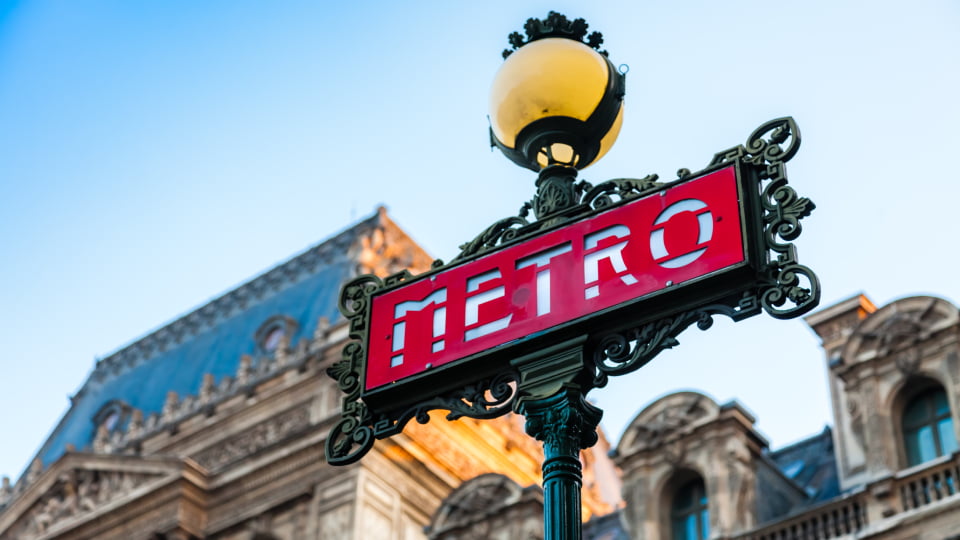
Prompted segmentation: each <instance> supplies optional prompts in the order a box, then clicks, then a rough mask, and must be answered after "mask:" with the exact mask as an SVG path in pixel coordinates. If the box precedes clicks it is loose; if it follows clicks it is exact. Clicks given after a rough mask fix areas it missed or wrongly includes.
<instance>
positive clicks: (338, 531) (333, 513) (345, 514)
mask: <svg viewBox="0 0 960 540" xmlns="http://www.w3.org/2000/svg"><path fill="white" fill-rule="evenodd" d="M352 518H353V508H352V507H351V506H350V505H348V504H345V505H343V506H338V507H336V508H334V509H333V510H330V511H328V512H325V513H324V514H323V515H322V516H320V531H319V532H320V534H319V535H318V536H317V538H324V539H329V540H347V539H348V538H352V537H353V535H351V534H350V532H351V531H350V523H351V521H353V519H352Z"/></svg>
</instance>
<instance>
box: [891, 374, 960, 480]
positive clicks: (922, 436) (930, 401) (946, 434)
mask: <svg viewBox="0 0 960 540" xmlns="http://www.w3.org/2000/svg"><path fill="white" fill-rule="evenodd" d="M903 442H904V447H905V448H906V452H907V466H913V465H917V464H920V463H923V462H926V461H930V460H931V459H934V458H936V457H938V456H942V455H946V454H949V453H951V452H953V451H955V450H957V437H956V435H955V434H954V431H953V417H952V416H951V414H950V403H949V402H948V400H947V393H946V392H945V391H944V390H943V388H942V387H940V386H935V387H931V388H929V389H927V390H926V391H924V392H922V393H920V394H918V395H916V396H914V397H913V398H912V399H911V400H910V401H909V402H907V404H906V406H905V407H904V408H903Z"/></svg>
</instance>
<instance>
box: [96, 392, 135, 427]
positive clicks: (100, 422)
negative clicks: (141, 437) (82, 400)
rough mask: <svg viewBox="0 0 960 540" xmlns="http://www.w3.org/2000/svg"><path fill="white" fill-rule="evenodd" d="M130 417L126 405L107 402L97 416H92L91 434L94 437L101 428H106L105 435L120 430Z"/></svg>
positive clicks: (114, 401) (115, 401) (116, 401)
mask: <svg viewBox="0 0 960 540" xmlns="http://www.w3.org/2000/svg"><path fill="white" fill-rule="evenodd" d="M129 417H130V406H129V405H127V404H126V403H124V402H122V401H119V400H113V401H109V402H107V403H106V404H105V405H104V406H103V407H100V410H99V411H97V414H95V415H93V426H94V428H93V433H94V436H96V433H97V431H99V430H100V428H101V427H103V428H106V431H107V433H113V432H114V431H117V430H119V429H120V428H122V427H123V426H124V425H125V424H126V422H127V420H129Z"/></svg>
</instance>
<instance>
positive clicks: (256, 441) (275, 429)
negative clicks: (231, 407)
mask: <svg viewBox="0 0 960 540" xmlns="http://www.w3.org/2000/svg"><path fill="white" fill-rule="evenodd" d="M309 425H310V411H309V408H308V406H307V405H301V406H299V407H296V408H294V409H290V410H288V411H286V412H284V413H281V414H279V415H277V416H275V417H273V418H271V419H269V420H267V421H265V422H261V423H259V424H256V425H255V426H253V427H251V428H250V429H248V430H247V431H245V432H244V433H241V434H240V435H238V436H236V437H233V438H231V439H228V440H226V441H224V442H222V443H218V444H217V445H216V446H214V447H212V448H208V449H207V450H204V451H202V452H200V453H199V454H197V455H196V456H195V457H194V459H196V461H197V463H199V464H201V465H203V466H204V467H206V468H207V469H209V470H217V469H219V468H221V467H223V466H224V465H227V464H229V463H232V462H234V461H237V460H239V459H242V458H244V457H247V456H249V455H251V454H253V453H255V452H258V451H260V450H262V449H264V448H266V447H268V446H270V445H272V444H274V443H277V442H279V441H281V440H283V439H285V438H287V437H289V436H290V435H293V434H294V433H296V432H298V431H300V430H302V429H304V428H306V427H307V426H309Z"/></svg>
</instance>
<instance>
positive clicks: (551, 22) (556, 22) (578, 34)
mask: <svg viewBox="0 0 960 540" xmlns="http://www.w3.org/2000/svg"><path fill="white" fill-rule="evenodd" d="M589 26H590V25H589V24H587V21H585V20H584V19H582V18H580V19H573V20H572V21H571V20H570V19H567V17H566V15H564V14H562V13H557V12H556V11H551V12H550V13H548V14H547V18H545V19H542V20H541V19H537V18H534V17H531V18H529V19H527V22H526V24H524V25H523V30H524V32H526V34H527V39H526V41H524V39H523V36H521V35H520V32H512V33H511V34H510V35H509V36H507V39H508V40H509V41H510V45H511V46H512V47H513V49H504V50H503V58H504V59H506V58H507V57H508V56H510V55H511V54H513V51H515V50H517V49H519V48H520V47H523V46H524V45H526V44H527V43H530V42H533V41H536V40H538V39H544V38H550V37H559V38H566V39H572V40H574V41H580V42H583V43H586V44H587V45H588V46H590V47H592V48H594V49H596V51H597V52H599V53H600V54H602V55H604V56H607V51H604V50H600V45H602V44H603V34H601V33H600V32H592V33H591V34H590V35H589V36H587V28H588V27H589ZM584 36H586V37H587V39H586V41H584V39H583V38H584Z"/></svg>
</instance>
